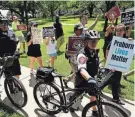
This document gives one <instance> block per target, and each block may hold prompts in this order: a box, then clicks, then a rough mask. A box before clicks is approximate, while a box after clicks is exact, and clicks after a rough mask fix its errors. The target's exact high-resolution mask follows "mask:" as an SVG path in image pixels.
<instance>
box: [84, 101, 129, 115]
mask: <svg viewBox="0 0 135 117" xmlns="http://www.w3.org/2000/svg"><path fill="white" fill-rule="evenodd" d="M101 104H102V108H103V114H104V115H103V116H101V115H99V116H98V117H129V115H128V114H127V113H126V112H125V110H124V109H123V108H122V107H120V106H119V105H117V104H115V103H112V102H109V101H104V102H101ZM93 106H96V107H97V103H96V101H94V102H91V103H89V104H87V105H86V106H85V107H84V109H83V111H82V117H93V116H92V107H93Z"/></svg>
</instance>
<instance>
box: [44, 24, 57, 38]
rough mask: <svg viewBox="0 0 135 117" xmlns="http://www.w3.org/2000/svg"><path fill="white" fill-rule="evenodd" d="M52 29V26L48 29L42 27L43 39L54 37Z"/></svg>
mask: <svg viewBox="0 0 135 117" xmlns="http://www.w3.org/2000/svg"><path fill="white" fill-rule="evenodd" d="M54 36H55V34H54V28H53V27H52V26H50V27H43V38H45V37H54Z"/></svg>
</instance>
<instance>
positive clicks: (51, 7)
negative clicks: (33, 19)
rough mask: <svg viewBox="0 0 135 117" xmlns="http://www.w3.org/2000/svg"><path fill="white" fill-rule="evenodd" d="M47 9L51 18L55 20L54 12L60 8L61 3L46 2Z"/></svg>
mask: <svg viewBox="0 0 135 117" xmlns="http://www.w3.org/2000/svg"><path fill="white" fill-rule="evenodd" d="M46 5H47V9H48V11H49V12H50V15H51V18H52V20H53V17H54V11H55V10H56V9H58V7H59V6H60V1H55V2H54V1H46Z"/></svg>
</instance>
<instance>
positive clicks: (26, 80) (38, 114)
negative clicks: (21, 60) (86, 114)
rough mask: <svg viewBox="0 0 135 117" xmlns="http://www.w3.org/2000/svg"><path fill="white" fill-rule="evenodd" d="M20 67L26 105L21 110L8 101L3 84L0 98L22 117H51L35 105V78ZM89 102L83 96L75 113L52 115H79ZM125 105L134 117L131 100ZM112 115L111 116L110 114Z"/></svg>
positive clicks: (107, 95)
mask: <svg viewBox="0 0 135 117" xmlns="http://www.w3.org/2000/svg"><path fill="white" fill-rule="evenodd" d="M21 69H22V75H21V78H20V80H21V81H22V83H23V84H24V86H25V88H26V91H27V94H28V102H27V105H26V106H25V107H23V108H22V109H21V110H19V109H17V108H15V107H14V106H13V105H12V104H11V103H10V101H9V100H8V98H7V96H6V94H5V91H4V88H3V85H2V86H1V87H0V89H1V90H2V93H1V100H2V101H3V102H4V103H5V104H6V105H8V106H9V107H11V108H13V109H14V110H15V111H17V112H19V113H21V114H22V115H24V117H52V116H49V115H47V114H45V113H43V112H42V111H41V110H40V108H39V107H38V106H37V104H36V103H35V100H34V97H33V87H34V85H35V84H36V81H35V78H34V77H33V76H30V74H29V71H30V70H29V68H27V67H23V66H22V67H21ZM3 82H4V79H3V78H2V80H1V83H0V84H3ZM69 85H70V86H71V87H72V86H73V84H72V83H70V84H69ZM105 95H106V98H108V99H110V95H109V94H105ZM88 102H89V99H88V98H87V97H84V98H83V100H82V103H81V105H80V111H76V112H75V113H70V112H69V113H63V112H61V113H59V114H57V115H55V116H53V117H65V116H66V117H81V111H82V109H83V107H84V106H85V105H86V104H87V103H88ZM125 103H126V105H125V106H123V108H125V111H127V112H128V113H129V115H131V117H135V114H134V112H135V111H134V108H135V106H134V102H133V101H129V100H125ZM112 117H113V116H112Z"/></svg>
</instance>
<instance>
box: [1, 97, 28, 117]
mask: <svg viewBox="0 0 135 117" xmlns="http://www.w3.org/2000/svg"><path fill="white" fill-rule="evenodd" d="M3 103H4V104H3V105H4V108H5V107H6V108H5V109H4V110H6V111H7V113H8V114H11V115H12V114H13V113H15V112H16V114H18V115H20V117H23V116H24V117H29V115H28V114H27V113H26V112H25V111H24V110H23V109H21V108H20V109H19V108H16V107H15V106H14V105H13V104H12V103H11V102H10V100H9V99H8V97H6V98H5V99H4V100H3ZM7 105H8V106H7ZM0 107H1V106H0ZM18 111H19V113H18ZM20 113H21V114H22V115H23V116H22V115H21V114H20Z"/></svg>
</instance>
